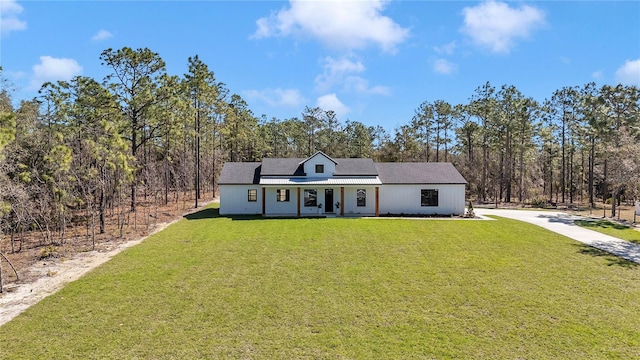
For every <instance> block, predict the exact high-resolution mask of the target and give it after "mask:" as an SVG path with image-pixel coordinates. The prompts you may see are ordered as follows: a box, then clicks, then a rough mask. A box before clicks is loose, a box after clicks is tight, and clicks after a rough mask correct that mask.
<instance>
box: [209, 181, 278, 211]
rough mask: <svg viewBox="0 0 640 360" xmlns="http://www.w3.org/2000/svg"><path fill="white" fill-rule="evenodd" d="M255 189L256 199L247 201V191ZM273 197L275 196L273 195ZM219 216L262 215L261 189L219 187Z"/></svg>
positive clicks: (246, 186)
mask: <svg viewBox="0 0 640 360" xmlns="http://www.w3.org/2000/svg"><path fill="white" fill-rule="evenodd" d="M249 189H256V190H257V193H258V199H257V201H254V202H249V201H248V190H249ZM274 197H275V195H274ZM220 214H221V215H240V214H246V215H253V214H262V189H261V188H260V185H224V186H220Z"/></svg>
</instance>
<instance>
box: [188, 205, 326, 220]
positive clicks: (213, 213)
mask: <svg viewBox="0 0 640 360" xmlns="http://www.w3.org/2000/svg"><path fill="white" fill-rule="evenodd" d="M325 217H326V216H301V217H297V216H278V217H266V218H265V217H262V215H220V209H213V208H209V209H202V210H200V211H196V212H194V213H192V214H189V215H185V216H184V218H185V219H187V220H203V219H217V218H223V219H231V220H234V221H236V220H276V219H277V220H280V219H322V218H325Z"/></svg>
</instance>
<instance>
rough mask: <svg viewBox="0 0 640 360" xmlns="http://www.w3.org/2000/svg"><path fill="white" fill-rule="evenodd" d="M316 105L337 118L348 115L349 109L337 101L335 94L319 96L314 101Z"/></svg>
mask: <svg viewBox="0 0 640 360" xmlns="http://www.w3.org/2000/svg"><path fill="white" fill-rule="evenodd" d="M316 105H317V106H318V107H319V108H321V109H322V110H324V111H329V110H333V112H335V113H336V115H337V116H338V118H341V117H343V116H344V115H346V114H348V113H349V111H350V109H349V108H348V107H347V106H346V105H345V104H343V103H342V101H340V99H338V96H336V94H327V95H323V96H320V97H319V98H318V100H317V101H316Z"/></svg>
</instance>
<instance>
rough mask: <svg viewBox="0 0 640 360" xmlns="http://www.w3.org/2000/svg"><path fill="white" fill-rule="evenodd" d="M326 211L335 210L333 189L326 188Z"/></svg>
mask: <svg viewBox="0 0 640 360" xmlns="http://www.w3.org/2000/svg"><path fill="white" fill-rule="evenodd" d="M324 204H325V205H324V212H327V213H332V212H333V189H324Z"/></svg>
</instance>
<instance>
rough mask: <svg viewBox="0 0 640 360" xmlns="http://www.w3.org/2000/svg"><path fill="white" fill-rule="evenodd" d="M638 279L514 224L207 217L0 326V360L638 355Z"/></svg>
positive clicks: (625, 266) (620, 266)
mask: <svg viewBox="0 0 640 360" xmlns="http://www.w3.org/2000/svg"><path fill="white" fill-rule="evenodd" d="M638 314H640V269H639V268H637V267H635V266H634V265H632V264H631V263H627V262H625V261H620V260H617V259H616V258H612V257H611V256H607V255H604V254H602V253H598V252H593V251H592V250H591V249H590V248H586V247H584V246H582V245H580V244H578V243H576V242H574V241H572V240H570V239H567V238H564V237H561V236H559V235H555V234H553V233H550V232H548V231H546V230H544V229H541V228H538V227H535V226H533V225H528V224H525V223H521V222H517V221H512V220H506V219H498V220H497V221H446V220H404V219H269V220H262V219H242V218H235V219H230V218H224V217H217V216H216V210H214V209H207V210H204V211H203V212H200V213H198V214H195V215H194V216H190V218H189V219H184V220H183V221H181V222H179V223H178V224H176V225H174V226H171V227H170V228H168V229H166V230H165V231H163V232H161V233H158V234H156V235H154V236H152V237H150V238H149V239H147V240H146V241H144V242H143V243H142V244H140V245H139V246H136V247H134V248H131V249H129V250H126V251H125V252H123V253H121V254H119V255H118V256H116V257H115V258H113V259H112V260H111V261H110V262H108V263H106V264H105V265H103V266H101V267H99V268H97V269H96V270H94V271H93V272H91V273H90V274H88V275H87V276H85V277H83V278H82V279H80V280H79V281H76V282H73V283H71V284H69V285H68V286H66V287H65V288H64V289H63V290H62V291H60V292H58V293H56V294H54V295H52V296H50V297H48V298H46V299H45V300H43V301H42V302H40V303H39V304H37V305H36V306H34V307H32V308H30V309H29V310H27V311H26V312H25V313H23V314H22V315H20V316H19V317H17V318H16V319H14V320H13V321H12V322H10V323H8V324H6V325H4V326H2V327H0V358H2V359H20V358H28V359H33V358H35V359H37V358H41V359H63V358H82V359H91V358H113V359H131V358H138V359H165V358H167V359H169V358H175V359H188V358H207V359H216V358H221V359H287V358H295V359H304V358H309V359H311V358H314V359H376V358H379V359H410V358H423V359H424V358H426V359H431V358H491V359H500V358H505V359H514V358H530V359H531V358H537V359H540V358H563V359H567V358H573V359H584V358H621V359H628V358H637V357H638V356H640V316H639V315H638Z"/></svg>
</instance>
